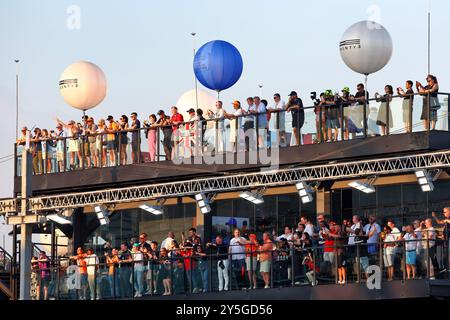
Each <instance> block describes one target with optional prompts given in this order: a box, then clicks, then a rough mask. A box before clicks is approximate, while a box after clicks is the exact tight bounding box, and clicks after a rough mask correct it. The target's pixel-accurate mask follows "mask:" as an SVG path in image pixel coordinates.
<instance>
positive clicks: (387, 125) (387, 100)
mask: <svg viewBox="0 0 450 320" xmlns="http://www.w3.org/2000/svg"><path fill="white" fill-rule="evenodd" d="M389 114H390V95H388V96H387V98H386V135H387V136H388V135H389V127H390V121H391V119H390V117H389Z"/></svg>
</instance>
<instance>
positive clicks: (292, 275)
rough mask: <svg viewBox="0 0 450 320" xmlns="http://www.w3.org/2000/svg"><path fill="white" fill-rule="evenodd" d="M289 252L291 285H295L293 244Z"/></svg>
mask: <svg viewBox="0 0 450 320" xmlns="http://www.w3.org/2000/svg"><path fill="white" fill-rule="evenodd" d="M290 251H291V252H290V254H291V287H293V286H295V264H294V254H295V250H294V246H292V247H290Z"/></svg>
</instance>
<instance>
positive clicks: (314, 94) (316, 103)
mask: <svg viewBox="0 0 450 320" xmlns="http://www.w3.org/2000/svg"><path fill="white" fill-rule="evenodd" d="M310 98H311V100H312V101H313V102H314V105H315V106H317V105H319V104H320V99H318V98H317V92H316V91H313V92H311V95H310Z"/></svg>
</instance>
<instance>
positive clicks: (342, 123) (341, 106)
mask: <svg viewBox="0 0 450 320" xmlns="http://www.w3.org/2000/svg"><path fill="white" fill-rule="evenodd" d="M339 113H340V114H339V119H340V120H341V140H345V139H344V132H345V130H344V125H345V117H344V106H343V104H342V103H340V104H339ZM346 129H347V128H346Z"/></svg>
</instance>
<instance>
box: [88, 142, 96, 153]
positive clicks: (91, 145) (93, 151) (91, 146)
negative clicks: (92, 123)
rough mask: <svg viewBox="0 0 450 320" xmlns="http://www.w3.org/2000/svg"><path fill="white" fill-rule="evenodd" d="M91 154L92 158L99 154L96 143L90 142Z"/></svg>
mask: <svg viewBox="0 0 450 320" xmlns="http://www.w3.org/2000/svg"><path fill="white" fill-rule="evenodd" d="M89 152H90V155H91V156H94V155H96V154H97V143H96V142H89Z"/></svg>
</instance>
